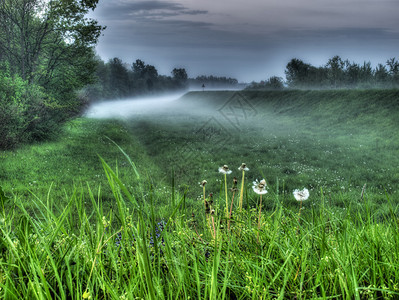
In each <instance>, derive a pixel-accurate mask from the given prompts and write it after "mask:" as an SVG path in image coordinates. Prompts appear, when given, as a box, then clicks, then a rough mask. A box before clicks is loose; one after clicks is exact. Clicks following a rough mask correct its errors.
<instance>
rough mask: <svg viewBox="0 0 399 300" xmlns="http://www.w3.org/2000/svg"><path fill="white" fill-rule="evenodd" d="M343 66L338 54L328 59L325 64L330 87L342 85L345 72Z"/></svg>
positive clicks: (343, 63)
mask: <svg viewBox="0 0 399 300" xmlns="http://www.w3.org/2000/svg"><path fill="white" fill-rule="evenodd" d="M344 67H345V62H344V61H343V60H342V59H341V57H339V56H338V55H336V56H334V57H333V58H330V59H329V60H328V62H327V64H326V68H327V70H328V72H327V76H328V79H329V83H330V86H331V87H332V88H338V87H341V86H342V83H343V82H344V74H345V71H344Z"/></svg>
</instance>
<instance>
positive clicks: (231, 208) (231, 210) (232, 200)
mask: <svg viewBox="0 0 399 300" xmlns="http://www.w3.org/2000/svg"><path fill="white" fill-rule="evenodd" d="M235 194H236V192H235V191H234V192H233V197H232V198H231V206H230V214H229V225H228V227H227V228H228V230H230V219H231V213H232V212H233V203H234V195H235Z"/></svg>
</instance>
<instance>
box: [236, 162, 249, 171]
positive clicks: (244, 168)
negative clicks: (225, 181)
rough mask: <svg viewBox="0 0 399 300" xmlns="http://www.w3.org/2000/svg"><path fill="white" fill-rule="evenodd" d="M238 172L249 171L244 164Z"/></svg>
mask: <svg viewBox="0 0 399 300" xmlns="http://www.w3.org/2000/svg"><path fill="white" fill-rule="evenodd" d="M238 170H239V171H249V169H248V168H247V164H246V163H242V164H241V166H240V167H239V168H238Z"/></svg>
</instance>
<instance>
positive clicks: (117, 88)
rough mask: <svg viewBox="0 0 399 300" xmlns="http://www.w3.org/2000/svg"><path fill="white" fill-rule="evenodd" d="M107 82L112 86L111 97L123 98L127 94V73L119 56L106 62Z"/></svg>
mask: <svg viewBox="0 0 399 300" xmlns="http://www.w3.org/2000/svg"><path fill="white" fill-rule="evenodd" d="M108 67H109V84H110V87H112V91H113V92H112V97H115V98H123V97H127V96H128V95H129V74H128V71H127V68H126V67H125V66H124V64H123V62H122V60H121V59H120V58H117V57H115V58H113V59H111V60H110V61H109V62H108Z"/></svg>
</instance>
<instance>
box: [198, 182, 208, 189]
mask: <svg viewBox="0 0 399 300" xmlns="http://www.w3.org/2000/svg"><path fill="white" fill-rule="evenodd" d="M207 183H208V181H206V180H202V181H201V182H200V183H199V185H200V186H201V187H204V186H205V184H207Z"/></svg>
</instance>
